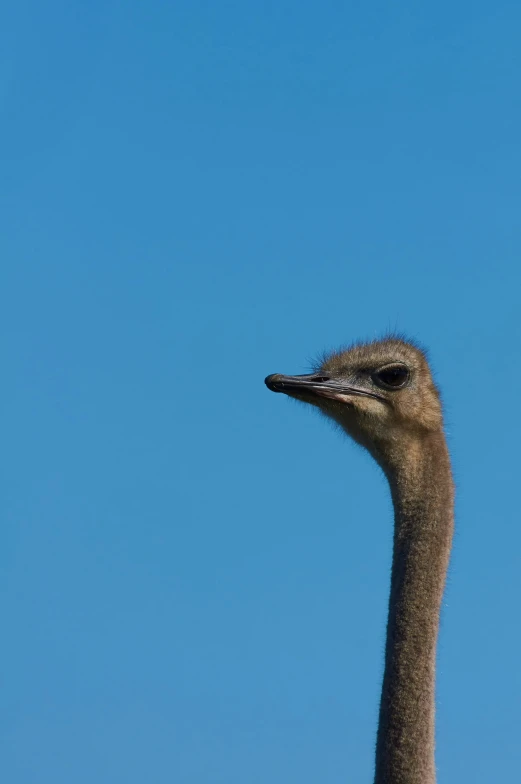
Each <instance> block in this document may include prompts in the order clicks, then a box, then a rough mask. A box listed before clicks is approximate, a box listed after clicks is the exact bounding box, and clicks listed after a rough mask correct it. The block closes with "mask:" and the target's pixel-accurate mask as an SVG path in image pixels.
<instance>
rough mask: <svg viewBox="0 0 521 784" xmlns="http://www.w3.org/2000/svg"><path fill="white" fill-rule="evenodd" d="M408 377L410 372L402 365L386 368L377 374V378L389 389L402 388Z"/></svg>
mask: <svg viewBox="0 0 521 784" xmlns="http://www.w3.org/2000/svg"><path fill="white" fill-rule="evenodd" d="M408 377H409V371H408V370H407V368H405V367H402V366H401V365H396V366H395V367H390V368H385V369H384V370H380V372H379V373H377V374H376V378H377V379H378V380H379V381H381V382H382V383H383V384H385V385H386V386H388V387H401V386H403V384H405V382H406V381H407V379H408Z"/></svg>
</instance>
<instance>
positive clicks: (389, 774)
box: [374, 432, 453, 784]
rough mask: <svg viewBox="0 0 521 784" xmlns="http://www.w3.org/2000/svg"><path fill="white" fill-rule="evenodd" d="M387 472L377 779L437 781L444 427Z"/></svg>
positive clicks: (449, 504)
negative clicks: (388, 527) (391, 517)
mask: <svg viewBox="0 0 521 784" xmlns="http://www.w3.org/2000/svg"><path fill="white" fill-rule="evenodd" d="M399 449H400V452H399V453H398V454H396V455H393V456H392V463H391V467H389V462H388V463H387V466H386V473H387V476H388V479H389V484H390V487H391V493H392V498H393V504H394V512H395V529H394V546H393V563H392V572H391V592H390V598H389V617H388V623H387V641H386V648H385V671H384V678H383V685H382V697H381V703H380V720H379V726H378V736H377V742H376V772H375V780H374V781H375V784H435V780H436V771H435V764H434V713H435V698H434V689H435V663H436V641H437V636H438V626H439V616H440V606H441V601H442V596H443V589H444V585H445V575H446V572H447V566H448V561H449V554H450V547H451V540H452V530H453V484H452V476H451V469H450V461H449V455H448V451H447V446H446V443H445V438H444V436H443V433H441V432H436V433H429V434H428V435H427V436H423V437H422V438H421V440H418V439H415V440H411V442H410V443H409V444H402V445H401V446H400V447H399Z"/></svg>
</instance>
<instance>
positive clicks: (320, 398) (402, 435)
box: [265, 337, 442, 467]
mask: <svg viewBox="0 0 521 784" xmlns="http://www.w3.org/2000/svg"><path fill="white" fill-rule="evenodd" d="M265 383H266V386H267V387H268V389H271V390H272V391H273V392H284V393H285V394H286V395H289V396H290V397H293V398H296V399H297V400H301V401H303V402H305V403H310V404H311V405H313V406H316V407H318V408H319V409H320V411H321V412H322V413H323V414H325V415H326V416H327V417H329V418H330V419H333V420H334V421H335V422H336V423H337V424H338V425H340V427H341V428H342V429H343V430H344V431H345V432H346V433H347V434H348V435H349V436H351V438H353V439H354V440H355V441H357V442H358V443H359V444H361V445H362V446H364V447H365V448H366V449H368V450H369V452H371V454H372V455H373V456H374V457H375V458H376V460H377V461H378V462H379V463H380V464H381V465H383V466H384V467H386V466H389V465H390V464H391V465H392V463H393V462H394V460H395V459H399V458H398V454H399V453H400V452H401V451H402V450H403V446H404V445H405V446H407V445H411V444H412V443H413V442H415V441H416V442H417V441H418V439H419V438H420V439H421V437H422V436H423V435H425V434H428V433H429V432H432V431H435V430H439V429H440V428H441V426H442V412H441V403H440V398H439V393H438V390H437V388H436V385H435V383H434V381H433V379H432V376H431V373H430V370H429V366H428V364H427V360H426V358H425V355H424V353H423V351H422V350H421V349H420V348H418V347H417V346H415V345H413V344H412V343H410V342H408V341H405V340H402V339H400V338H395V337H389V338H385V339H383V340H379V341H373V342H371V343H363V344H356V345H354V346H351V347H349V348H347V349H345V350H340V351H335V352H333V353H332V354H329V355H328V356H326V357H325V358H324V359H323V360H322V361H321V362H320V363H319V364H318V365H317V367H316V368H315V372H313V373H309V374H306V375H302V376H285V375H281V374H279V373H275V374H273V375H270V376H268V377H267V378H266V381H265Z"/></svg>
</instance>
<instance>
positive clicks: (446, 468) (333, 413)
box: [265, 337, 454, 784]
mask: <svg viewBox="0 0 521 784" xmlns="http://www.w3.org/2000/svg"><path fill="white" fill-rule="evenodd" d="M265 383H266V385H267V387H268V389H270V390H272V391H273V392H284V393H285V394H286V395H289V396H290V397H293V398H296V399H297V400H301V401H303V402H306V403H310V404H311V405H313V406H316V407H318V409H319V410H320V411H321V412H322V413H323V414H325V415H326V416H327V417H329V418H330V419H332V420H334V422H336V423H337V424H338V425H339V426H340V427H341V428H342V429H343V430H344V431H345V432H346V433H347V434H348V435H349V436H350V437H351V438H353V439H354V440H355V441H356V442H357V443H359V444H361V445H362V446H363V447H365V448H366V449H367V450H368V451H369V452H370V454H371V455H372V456H373V458H374V459H375V460H376V461H377V463H379V465H380V466H381V468H382V469H383V471H384V473H385V475H386V477H387V480H388V482H389V486H390V490H391V497H392V501H393V506H394V540H393V558H392V570H391V590H390V598H389V614H388V621H387V639H386V646H385V666H384V676H383V684H382V695H381V701H380V714H379V723H378V732H377V739H376V763H375V778H374V783H375V784H435V780H436V770H435V762H434V688H435V665H436V640H437V636H438V626H439V615H440V606H441V601H442V595H443V589H444V584H445V576H446V572H447V566H448V561H449V554H450V548H451V541H452V531H453V519H454V518H453V499H454V489H453V482H452V475H451V468H450V459H449V453H448V450H447V444H446V441H445V436H444V432H443V418H442V410H441V403H440V398H439V394H438V390H437V388H436V386H435V384H434V381H433V379H432V376H431V373H430V370H429V366H428V363H427V360H426V357H425V354H424V353H423V351H422V350H420V349H419V348H418V347H417V346H416V345H414V344H412V343H411V342H408V341H405V340H402V339H400V338H396V337H388V338H385V339H383V340H380V341H374V342H371V343H365V344H356V345H354V346H352V347H350V348H348V349H347V350H342V351H338V352H334V353H333V354H331V355H329V356H328V357H326V358H325V359H324V360H323V361H322V362H321V363H320V366H319V367H317V368H316V372H314V373H311V374H308V375H303V376H284V375H280V374H278V373H276V374H273V375H271V376H268V377H267V378H266V381H265Z"/></svg>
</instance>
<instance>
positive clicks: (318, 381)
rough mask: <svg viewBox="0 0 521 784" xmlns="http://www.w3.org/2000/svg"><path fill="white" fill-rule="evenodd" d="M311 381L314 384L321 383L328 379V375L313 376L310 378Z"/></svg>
mask: <svg viewBox="0 0 521 784" xmlns="http://www.w3.org/2000/svg"><path fill="white" fill-rule="evenodd" d="M312 381H313V383H314V384H322V383H323V382H325V381H330V378H329V376H315V378H314V379H312Z"/></svg>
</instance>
